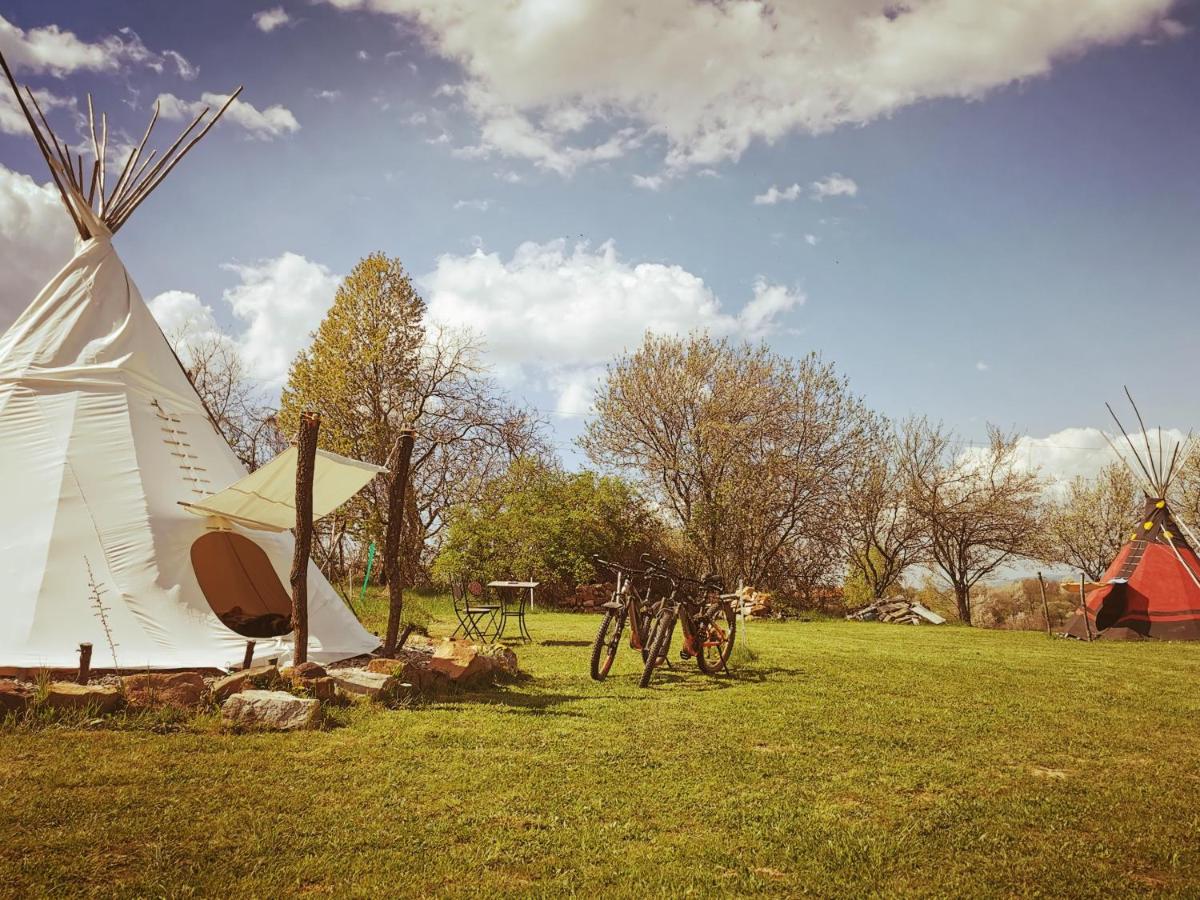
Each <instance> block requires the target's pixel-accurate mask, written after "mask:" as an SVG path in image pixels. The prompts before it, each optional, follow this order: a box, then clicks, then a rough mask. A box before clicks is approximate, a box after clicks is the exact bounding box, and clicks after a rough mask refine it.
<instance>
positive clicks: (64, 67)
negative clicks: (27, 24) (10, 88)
mask: <svg viewBox="0 0 1200 900" xmlns="http://www.w3.org/2000/svg"><path fill="white" fill-rule="evenodd" d="M0 52H3V53H4V56H5V58H6V59H7V60H8V63H9V65H11V66H12V67H13V69H14V71H17V72H33V73H45V74H49V75H54V76H56V77H59V78H61V77H63V76H64V75H69V74H70V73H72V72H78V71H91V72H116V71H120V70H121V69H124V68H126V67H127V66H145V67H146V68H148V69H152V70H153V71H155V72H162V71H164V70H165V69H166V68H168V67H170V68H174V69H175V71H176V73H177V74H178V75H179V76H181V77H182V78H194V77H195V75H196V69H195V67H193V66H192V64H191V63H189V62H188V61H187V59H185V58H184V57H183V56H182V55H180V54H179V53H176V52H175V51H174V50H165V51H163V52H161V53H156V52H155V51H153V50H150V49H149V48H148V47H147V46H146V45H145V44H144V43H142V39H141V38H140V37H138V35H137V33H136V32H134V31H133V30H132V29H129V28H121V29H119V30H118V32H117V33H116V34H112V35H108V36H106V37H103V38H100V39H99V40H97V41H94V42H88V41H84V40H81V39H80V38H79V37H77V36H76V35H75V33H74V32H72V31H64V30H63V29H61V28H59V27H58V26H57V25H46V26H43V27H40V28H30V29H28V30H23V29H21V28H18V27H17V26H16V25H14V24H13V23H12V22H10V21H8V19H6V18H4V16H2V15H0Z"/></svg>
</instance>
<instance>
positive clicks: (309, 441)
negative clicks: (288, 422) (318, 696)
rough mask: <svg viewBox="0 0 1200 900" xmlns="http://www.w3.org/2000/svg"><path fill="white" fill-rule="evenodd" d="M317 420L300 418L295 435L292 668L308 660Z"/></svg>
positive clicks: (311, 416)
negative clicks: (309, 563) (297, 432)
mask: <svg viewBox="0 0 1200 900" xmlns="http://www.w3.org/2000/svg"><path fill="white" fill-rule="evenodd" d="M320 430H321V417H320V416H319V415H318V414H317V413H314V412H306V413H303V414H302V415H301V416H300V433H299V434H298V435H297V436H296V451H297V452H296V552H295V555H293V556H292V628H293V629H294V631H295V643H294V649H293V665H297V666H298V665H300V663H303V662H307V661H308V557H309V554H310V553H311V552H312V533H313V521H312V518H313V470H314V469H315V467H316V464H317V435H318V433H319V432H320Z"/></svg>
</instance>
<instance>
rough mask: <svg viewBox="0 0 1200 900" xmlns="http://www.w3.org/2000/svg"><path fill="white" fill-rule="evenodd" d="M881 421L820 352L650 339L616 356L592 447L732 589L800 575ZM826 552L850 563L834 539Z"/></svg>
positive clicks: (592, 429) (589, 432)
mask: <svg viewBox="0 0 1200 900" xmlns="http://www.w3.org/2000/svg"><path fill="white" fill-rule="evenodd" d="M870 423H871V414H870V413H869V412H868V411H867V410H866V408H865V407H864V406H863V404H862V402H861V401H860V400H859V399H858V398H857V397H855V396H853V395H852V394H851V393H850V390H849V388H848V386H847V384H846V382H845V380H844V379H843V378H841V377H840V376H839V375H838V374H837V373H836V371H835V370H834V368H833V366H832V365H830V364H829V363H826V362H823V361H822V360H821V359H820V358H819V357H817V356H816V355H810V356H806V357H804V358H803V359H800V360H791V359H787V358H784V357H781V356H778V355H776V354H774V353H772V352H771V351H770V349H769V348H768V347H766V346H765V345H762V344H760V345H758V346H751V345H748V344H731V343H729V342H727V341H724V340H714V339H712V338H710V337H707V336H701V335H693V336H691V337H688V338H679V337H659V336H655V335H648V336H647V337H646V339H645V342H644V343H643V345H642V346H641V348H639V349H638V350H637V351H636V352H634V353H632V354H627V355H624V356H622V357H620V358H618V359H617V360H616V362H614V363H613V364H612V365H611V366H610V367H609V370H608V375H607V378H606V380H605V382H604V384H603V385H602V386H601V388H600V391H599V394H598V397H597V399H596V416H595V418H594V419H592V420H591V421H590V422H589V423H588V425H587V429H586V432H585V434H584V436H583V438H582V439H581V444H582V446H583V448H584V450H585V451H586V453H587V455H588V457H589V458H590V459H591V460H592V461H593V462H594V463H595V464H597V465H599V466H602V467H609V468H615V469H618V470H623V471H625V472H627V473H629V474H631V475H633V476H634V477H635V478H636V479H637V480H638V481H639V482H640V484H641V486H642V488H643V490H644V492H645V493H646V494H647V495H648V496H651V497H653V498H655V500H656V501H657V502H658V504H659V505H660V506H661V507H662V509H663V510H664V512H665V513H666V514H668V515H669V516H670V517H671V518H672V519H673V520H674V522H675V524H676V525H677V526H678V527H679V528H680V530H681V531H682V533H683V535H684V537H685V538H686V539H687V541H688V542H689V543H690V544H691V545H692V547H694V548H695V550H696V553H697V554H698V556H699V558H700V559H702V560H703V562H704V565H705V566H706V567H707V568H708V569H709V570H710V571H713V572H716V573H718V574H720V575H721V576H722V577H723V578H724V579H725V581H726V583H736V582H737V581H738V580H745V581H746V582H748V583H753V584H757V585H765V584H768V583H770V582H771V581H773V580H774V581H775V583H779V582H778V579H782V578H785V577H786V576H787V569H788V567H789V565H790V563H789V562H787V560H789V559H792V560H793V561H794V558H795V557H796V556H797V554H799V553H800V552H801V549H802V548H805V547H809V548H812V547H815V546H817V545H816V544H809V543H807V542H806V540H805V539H806V538H807V537H811V536H815V535H816V534H817V531H818V529H819V527H820V526H819V525H816V526H815V527H814V523H817V522H820V520H821V515H820V511H822V510H827V509H829V508H831V507H833V506H834V505H835V504H836V502H837V499H838V497H839V496H840V494H841V493H842V491H843V489H844V485H845V482H846V477H847V473H848V471H849V470H850V467H851V465H852V463H853V461H854V460H855V459H856V458H858V457H859V456H861V455H862V454H863V453H865V452H866V451H867V449H868V447H869V444H870V440H869V437H868V435H869V433H870ZM821 537H823V539H824V543H823V545H822V546H821V549H820V551H819V552H820V553H821V555H822V556H824V557H832V558H833V559H835V560H836V561H837V563H838V564H840V556H839V550H838V541H837V540H830V538H829V534H828V533H827V532H826V533H824V534H822V535H821Z"/></svg>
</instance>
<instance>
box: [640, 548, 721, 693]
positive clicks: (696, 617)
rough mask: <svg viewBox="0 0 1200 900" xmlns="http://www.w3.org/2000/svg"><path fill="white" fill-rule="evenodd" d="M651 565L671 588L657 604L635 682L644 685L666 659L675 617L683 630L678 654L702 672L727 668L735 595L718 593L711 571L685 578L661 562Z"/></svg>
mask: <svg viewBox="0 0 1200 900" xmlns="http://www.w3.org/2000/svg"><path fill="white" fill-rule="evenodd" d="M651 568H652V569H653V570H655V571H657V572H658V573H659V574H660V575H662V576H663V577H665V578H666V579H668V580H669V582H670V585H671V589H670V592H669V593H668V594H666V596H664V597H663V598H662V600H661V601H660V602H659V603H658V604H657V608H656V611H655V616H654V620H653V622H652V624H651V626H650V634H649V639H648V641H647V648H648V649H647V652H646V653H645V665H644V667H643V669H642V677H641V680H640V681H639V682H638V683H639V684H640V685H641V686H642V687H647V686H648V685H649V684H650V679H651V678H652V677H653V676H654V670H655V669H656V668H658V666H659V665H661V664H663V663H665V662H666V660H667V654H668V652H669V651H670V648H671V637H672V635H673V634H674V633H675V623H676V621H678V622H679V624H680V626H681V628H682V631H683V648H682V649H681V650H680V651H679V655H680V656H681V657H682V658H684V659H690V658H693V657H694V658H695V660H696V664H697V665H698V666H699V667H700V671H701V672H704V673H705V674H706V675H716V674H718V673H719V672H721V671H722V670H724V671H725V672H728V671H729V657H730V655H731V654H732V653H733V642H734V638H735V637H736V635H737V613H736V611H735V609H734V602H735V600H736V597H737V595H736V594H722V593H721V583H720V581H719V580H718V579H717V578H716V577H715V576H712V575H709V576H706V577H705V578H702V579H695V578H687V577H685V576H683V575H680V574H678V573H676V572H672V571H670V570H669V569H667V568H666V565H665V564H663V563H655V564H651Z"/></svg>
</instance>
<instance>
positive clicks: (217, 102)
mask: <svg viewBox="0 0 1200 900" xmlns="http://www.w3.org/2000/svg"><path fill="white" fill-rule="evenodd" d="M227 99H229V95H228V94H210V93H204V94H201V95H200V99H199V100H197V101H194V102H191V103H189V102H188V101H186V100H181V99H180V98H178V97H176V96H175V95H174V94H159V95H158V103H159V104H160V106H161V109H162V113H161V115H162V117H163V118H165V119H190V118H192V117H194V116H196V115H197V114H199V112H200V110H202V109H204V107H206V106H207V107H209V108H210V109H212V111H213V112H214V113H215V112H216V111H217V110H218V109H220V108H221V105H222V104H223V103H224V102H225V101H226V100H227ZM221 121H222V122H231V123H233V124H234V125H237V126H238V127H240V128H242V129H244V130H245V131H246V133H247V134H249V135H250V136H251V137H253V138H255V139H257V140H260V141H270V140H273V139H275V138H278V137H283V136H284V135H288V134H292V133H294V132H297V131H299V130H300V123H299V122H297V121H296V117H295V116H294V115H292V111H291V110H290V109H287V108H286V107H283V106H280V105H279V104H275V105H274V106H268V107H267V108H266V109H261V110H260V109H258V108H257V107H255V106H253V105H251V104H249V103H247V102H246V101H245V100H242V99H241V98H238V99H237V100H234V101H233V103H232V104H231V105H230V107H229V109H227V110H225V115H224V116H223V117H222V120H221Z"/></svg>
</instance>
